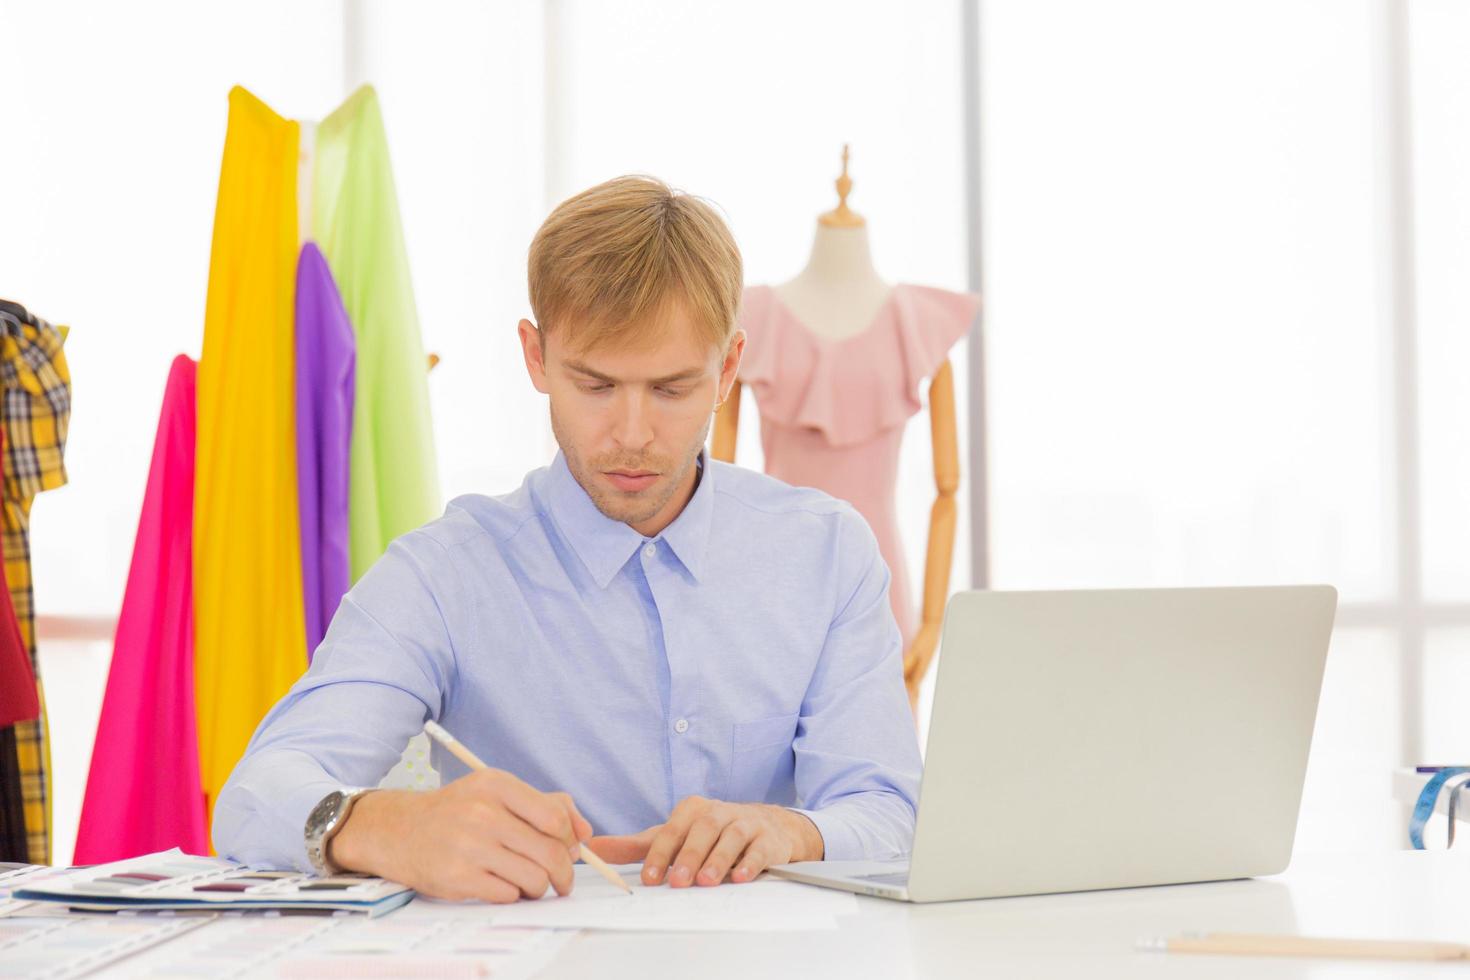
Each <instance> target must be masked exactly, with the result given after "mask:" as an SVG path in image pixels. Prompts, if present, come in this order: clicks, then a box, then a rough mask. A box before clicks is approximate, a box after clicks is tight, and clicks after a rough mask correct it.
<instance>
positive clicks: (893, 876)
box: [857, 871, 909, 886]
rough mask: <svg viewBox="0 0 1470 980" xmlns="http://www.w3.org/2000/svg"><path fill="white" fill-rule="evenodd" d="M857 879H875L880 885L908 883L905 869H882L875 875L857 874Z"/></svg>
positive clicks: (907, 874)
mask: <svg viewBox="0 0 1470 980" xmlns="http://www.w3.org/2000/svg"><path fill="white" fill-rule="evenodd" d="M857 878H858V880H859V881H876V882H877V883H878V884H880V885H904V886H907V885H908V883H909V873H908V872H907V871H884V872H882V873H881V874H875V875H858V876H857Z"/></svg>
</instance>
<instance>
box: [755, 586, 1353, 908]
mask: <svg viewBox="0 0 1470 980" xmlns="http://www.w3.org/2000/svg"><path fill="white" fill-rule="evenodd" d="M1336 609H1337V591H1336V590H1335V589H1334V588H1332V587H1331V586H1327V585H1301V586H1266V587H1237V588H1188V589H1110V590H1086V591H1061V592H989V591H982V592H962V593H959V594H957V595H955V596H954V597H953V598H952V599H950V602H949V606H948V608H947V610H946V611H945V618H944V630H943V634H942V637H943V639H942V646H941V651H942V653H941V657H940V661H939V667H938V674H937V676H936V679H935V692H934V708H933V714H932V715H931V718H930V727H929V742H928V750H927V753H926V758H925V766H924V777H923V783H922V785H921V787H920V791H919V804H918V817H917V823H916V826H915V829H914V842H913V848H912V851H911V853H910V860H909V861H908V862H904V863H899V864H893V863H880V862H840V861H807V862H801V863H796V864H786V865H780V866H777V867H774V868H772V869H771V873H772V874H773V875H778V876H780V877H783V878H789V879H792V880H795V881H803V882H807V883H809V884H813V885H823V886H827V887H830V888H841V889H845V890H847V891H853V892H858V893H861V894H864V895H875V896H877V897H879V898H892V899H898V900H900V901H906V902H943V901H951V900H955V899H972V898H998V897H1001V896H1012V895H1037V894H1046V893H1051V892H1071V891H1090V890H1094V889H1101V888H1128V887H1134V886H1139V885H1166V884H1179V883H1183V882H1196V881H1219V880H1224V879H1230V878H1247V877H1253V876H1256V875H1269V874H1276V873H1279V872H1281V871H1283V870H1285V869H1286V866H1287V864H1288V863H1289V861H1290V859H1291V849H1292V841H1293V838H1294V837H1295V835H1296V821H1297V811H1298V808H1299V806H1300V804H1301V796H1302V781H1303V777H1304V776H1305V773H1306V768H1307V753H1308V750H1309V749H1310V747H1311V742H1312V728H1313V725H1314V723H1315V721H1316V716H1317V698H1318V695H1319V693H1320V691H1321V687H1322V671H1323V668H1324V666H1325V664H1326V659H1327V645H1328V640H1329V638H1330V636H1331V632H1332V620H1333V616H1334V614H1335V612H1336Z"/></svg>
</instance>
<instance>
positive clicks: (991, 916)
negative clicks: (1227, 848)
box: [104, 849, 1470, 980]
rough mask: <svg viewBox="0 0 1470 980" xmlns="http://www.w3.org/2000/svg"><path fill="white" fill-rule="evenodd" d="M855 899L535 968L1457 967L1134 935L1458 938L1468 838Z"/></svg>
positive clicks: (606, 941) (745, 978) (677, 973)
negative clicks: (809, 926) (1242, 952)
mask: <svg viewBox="0 0 1470 980" xmlns="http://www.w3.org/2000/svg"><path fill="white" fill-rule="evenodd" d="M722 887H731V886H722ZM735 887H738V886H735ZM858 901H859V903H860V905H859V907H860V912H859V914H857V915H853V916H847V917H844V918H842V919H841V920H839V921H840V923H841V926H840V928H839V929H837V930H836V931H828V932H806V933H614V932H584V933H581V934H579V935H577V936H575V937H574V938H573V939H572V940H571V942H570V943H569V944H568V945H567V946H566V947H565V948H564V949H563V950H562V951H561V953H560V954H559V955H558V957H557V958H556V959H555V960H554V961H553V962H552V963H551V965H550V966H549V967H548V968H547V969H546V971H545V972H543V973H542V974H541V976H543V977H547V978H553V980H555V978H573V977H575V978H583V977H593V976H595V977H599V978H624V977H626V978H630V980H631V978H636V980H657V978H678V980H689V978H690V977H700V978H722V977H729V978H732V980H733V978H739V980H750V978H751V977H765V976H802V977H811V978H818V980H820V978H826V977H837V978H842V980H863V978H868V977H873V978H883V980H902V978H919V977H923V978H929V977H975V976H980V975H993V976H1002V977H1130V978H1131V977H1240V976H1250V977H1252V978H1257V977H1263V978H1275V977H1313V978H1324V977H1379V976H1419V975H1423V976H1430V975H1434V976H1438V977H1444V976H1445V975H1446V971H1447V970H1448V971H1454V972H1455V975H1456V976H1458V975H1460V972H1459V971H1460V970H1462V969H1463V967H1456V966H1454V965H1446V964H1435V963H1401V962H1392V963H1391V962H1385V961H1366V960H1365V961H1351V960H1317V959H1310V960H1309V959H1284V958H1283V959H1265V958H1254V957H1253V958H1250V959H1244V958H1240V957H1225V956H1200V955H1190V954H1166V953H1145V952H1138V951H1136V950H1135V949H1134V943H1135V941H1136V940H1137V939H1138V938H1140V937H1142V936H1150V935H1172V934H1175V933H1178V932H1183V931H1188V930H1196V931H1234V932H1272V933H1294V934H1303V935H1316V936H1349V937H1372V938H1404V939H1407V938H1414V939H1439V940H1449V941H1457V942H1467V941H1470V914H1467V913H1470V849H1467V850H1466V851H1464V852H1459V853H1457V852H1455V851H1417V852H1415V851H1385V852H1379V853H1372V854H1341V855H1299V856H1298V858H1297V860H1296V861H1295V862H1294V863H1293V865H1292V868H1291V869H1290V870H1289V871H1288V872H1287V873H1286V874H1284V875H1280V876H1277V877H1273V878H1260V879H1252V880H1242V881H1230V882H1218V883H1212V884H1203V885H1176V886H1170V887H1161V888H1138V889H1129V890H1122V891H1110V892H1088V893H1074V894H1068V895H1049V896H1037V897H1030V898H1008V899H988V900H983V901H977V902H954V903H946V904H942V905H927V906H912V905H905V904H900V903H896V902H887V901H883V900H881V899H871V898H861V899H859V900H858ZM405 911H408V910H405ZM413 911H414V912H415V913H418V914H422V913H423V912H424V911H425V910H424V909H415V910H413ZM485 911H486V914H487V915H493V911H494V910H493V908H491V907H486V910H485ZM399 914H402V913H393V914H391V915H389V916H387V917H385V918H384V919H382V920H378V921H379V922H382V923H390V922H392V921H393V916H394V915H399ZM274 921H276V922H281V921H282V920H274ZM297 921H299V920H297ZM216 925H219V923H211V924H210V925H208V926H205V927H203V929H201V930H200V932H201V933H203V932H206V931H208V930H209V929H211V928H214V927H215V926H216ZM167 954H168V951H167V944H165V945H164V946H160V947H157V948H155V949H152V950H149V951H147V952H144V953H142V954H139V955H137V956H134V957H132V958H130V959H128V960H125V961H123V962H122V963H119V964H117V966H116V969H117V971H118V972H119V973H120V974H122V975H131V976H138V975H147V974H148V973H149V972H150V971H149V969H148V966H149V962H150V961H152V962H155V963H158V964H160V965H161V964H162V963H164V962H166V961H167V958H168V955H167ZM109 972H110V971H109ZM104 975H105V974H104ZM263 975H266V976H270V975H274V969H271V970H268V971H266V972H265V973H264V974H263Z"/></svg>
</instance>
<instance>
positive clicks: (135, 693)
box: [74, 355, 208, 864]
mask: <svg viewBox="0 0 1470 980" xmlns="http://www.w3.org/2000/svg"><path fill="white" fill-rule="evenodd" d="M196 369H197V365H196V364H195V363H194V362H193V361H192V360H190V359H189V358H187V357H184V356H183V355H180V356H179V357H177V358H175V359H174V362H173V367H172V368H171V370H170V371H169V376H168V385H167V387H166V389H165V391H164V396H163V409H162V411H161V412H160V414H159V419H158V434H157V437H156V438H155V440H154V443H153V462H152V464H151V465H150V467H149V470H148V488H147V491H146V493H145V495H144V498H143V512H142V515H141V516H140V517H139V519H138V536H137V539H136V542H135V543H134V545H133V563H132V567H131V568H130V569H129V571H128V584H127V590H126V592H125V593H124V594H123V605H122V612H121V614H120V615H119V617H118V621H117V637H116V640H115V642H114V645H113V654H112V669H111V672H110V673H109V674H108V678H107V693H106V695H105V697H104V698H103V702H102V717H101V720H100V721H99V722H98V724H97V741H96V745H95V747H94V748H93V749H92V770H91V773H90V774H89V775H88V778H87V794H86V798H85V800H84V801H83V803H82V819H81V826H80V827H79V829H78V831H77V845H76V856H75V858H74V861H75V863H77V864H99V863H102V862H106V861H116V860H119V859H121V858H126V857H133V856H135V855H138V854H146V853H150V852H153V851H162V850H167V849H168V848H171V847H179V848H181V849H183V850H184V851H186V852H189V853H191V854H207V853H208V837H207V835H206V830H205V826H204V795H203V792H202V791H201V789H200V782H199V743H198V740H197V737H196V734H195V718H194V616H193V592H194V589H193V567H194V563H193V547H192V543H193V528H194V448H195V444H194V438H195V377H196Z"/></svg>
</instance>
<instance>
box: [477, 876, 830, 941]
mask: <svg viewBox="0 0 1470 980" xmlns="http://www.w3.org/2000/svg"><path fill="white" fill-rule="evenodd" d="M617 870H618V872H619V873H620V874H621V875H622V876H623V880H624V881H626V882H627V883H628V884H629V885H631V886H632V887H633V894H632V895H627V894H625V893H623V892H621V891H619V890H618V889H616V888H614V887H613V886H612V885H610V884H609V883H608V882H606V881H604V880H603V879H602V877H601V876H600V875H598V874H597V872H596V871H594V870H593V869H591V868H589V867H587V866H586V865H580V864H579V865H578V866H577V882H576V886H575V887H574V888H573V889H572V894H570V895H568V896H567V897H565V898H560V897H558V896H557V895H556V894H555V893H554V892H552V893H549V894H548V896H547V897H545V898H542V899H540V900H538V901H535V902H517V903H516V904H514V905H503V906H488V907H487V908H489V910H490V914H491V917H492V921H494V922H495V924H496V925H520V926H551V927H556V928H564V929H633V930H658V931H660V932H669V931H678V932H688V931H696V932H807V931H814V930H820V929H836V928H837V917H838V916H839V915H851V914H853V913H855V912H857V910H858V908H857V899H856V898H854V897H853V896H852V895H850V894H848V893H847V892H840V891H833V890H831V889H827V888H813V887H811V886H810V885H802V884H798V883H796V882H793V881H782V880H780V879H778V878H772V877H769V876H764V877H761V878H758V879H756V880H755V881H752V882H748V883H745V884H740V885H732V884H728V883H727V884H723V885H718V886H716V887H713V888H708V887H705V888H701V887H697V886H696V887H690V888H670V887H668V886H667V885H659V886H656V887H653V888H645V887H644V886H643V885H641V884H639V881H638V872H639V870H640V867H639V866H638V865H625V866H623V867H620V868H618V869H617Z"/></svg>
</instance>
